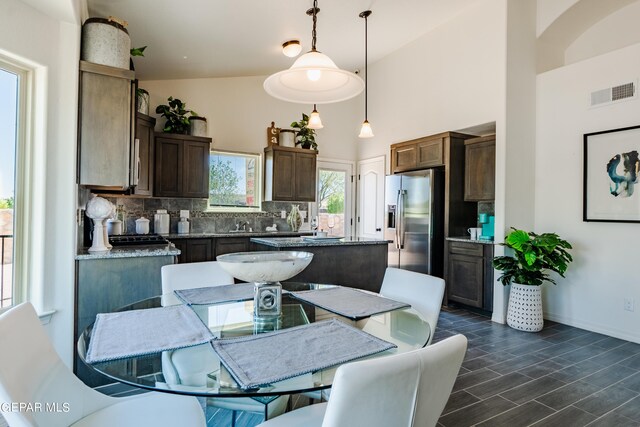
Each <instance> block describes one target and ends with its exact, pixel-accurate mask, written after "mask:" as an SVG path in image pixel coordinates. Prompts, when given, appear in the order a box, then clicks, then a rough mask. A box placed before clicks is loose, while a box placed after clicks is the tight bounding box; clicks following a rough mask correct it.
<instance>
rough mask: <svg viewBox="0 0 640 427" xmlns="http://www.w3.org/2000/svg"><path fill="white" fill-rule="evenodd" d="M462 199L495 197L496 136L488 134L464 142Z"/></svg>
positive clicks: (479, 199) (489, 198)
mask: <svg viewBox="0 0 640 427" xmlns="http://www.w3.org/2000/svg"><path fill="white" fill-rule="evenodd" d="M464 146H465V147H464V148H465V170H464V179H465V185H464V200H465V201H468V202H481V201H491V200H494V199H495V194H496V193H495V176H496V136H495V135H489V136H484V137H480V138H472V139H468V140H466V141H465V142H464Z"/></svg>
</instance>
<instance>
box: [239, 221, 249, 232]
mask: <svg viewBox="0 0 640 427" xmlns="http://www.w3.org/2000/svg"><path fill="white" fill-rule="evenodd" d="M247 225H249V223H248V222H247V221H238V222H237V223H236V231H240V227H242V231H247Z"/></svg>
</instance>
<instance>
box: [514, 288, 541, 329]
mask: <svg viewBox="0 0 640 427" xmlns="http://www.w3.org/2000/svg"><path fill="white" fill-rule="evenodd" d="M507 325H509V326H511V327H512V328H513V329H518V330H520V331H525V332H538V331H541V330H542V327H543V326H544V319H543V318H542V291H541V289H540V286H532V285H522V284H520V283H512V284H511V294H510V295H509V308H508V309H507Z"/></svg>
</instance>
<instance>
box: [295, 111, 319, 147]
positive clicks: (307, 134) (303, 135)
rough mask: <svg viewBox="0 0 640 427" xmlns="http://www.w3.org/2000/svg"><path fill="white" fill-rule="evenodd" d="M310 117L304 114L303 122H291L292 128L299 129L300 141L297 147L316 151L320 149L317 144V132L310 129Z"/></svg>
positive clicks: (297, 142) (297, 132)
mask: <svg viewBox="0 0 640 427" xmlns="http://www.w3.org/2000/svg"><path fill="white" fill-rule="evenodd" d="M308 126H309V116H307V115H306V114H305V113H302V120H300V121H299V122H291V127H292V128H294V129H297V131H296V137H298V140H297V141H296V145H298V144H299V145H301V146H302V148H311V149H313V150H316V149H317V148H318V144H317V143H316V131H315V129H309V127H308Z"/></svg>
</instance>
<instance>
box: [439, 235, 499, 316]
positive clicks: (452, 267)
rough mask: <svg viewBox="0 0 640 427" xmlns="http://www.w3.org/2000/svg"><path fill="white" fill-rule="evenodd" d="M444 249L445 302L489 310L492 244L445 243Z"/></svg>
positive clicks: (491, 285)
mask: <svg viewBox="0 0 640 427" xmlns="http://www.w3.org/2000/svg"><path fill="white" fill-rule="evenodd" d="M447 246H448V250H447V265H446V273H445V277H446V283H447V299H448V300H449V301H453V302H457V303H461V304H465V305H468V306H471V307H477V308H480V309H483V310H486V311H492V310H493V267H492V265H491V262H492V260H493V245H490V244H482V243H465V242H457V241H448V242H447Z"/></svg>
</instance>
